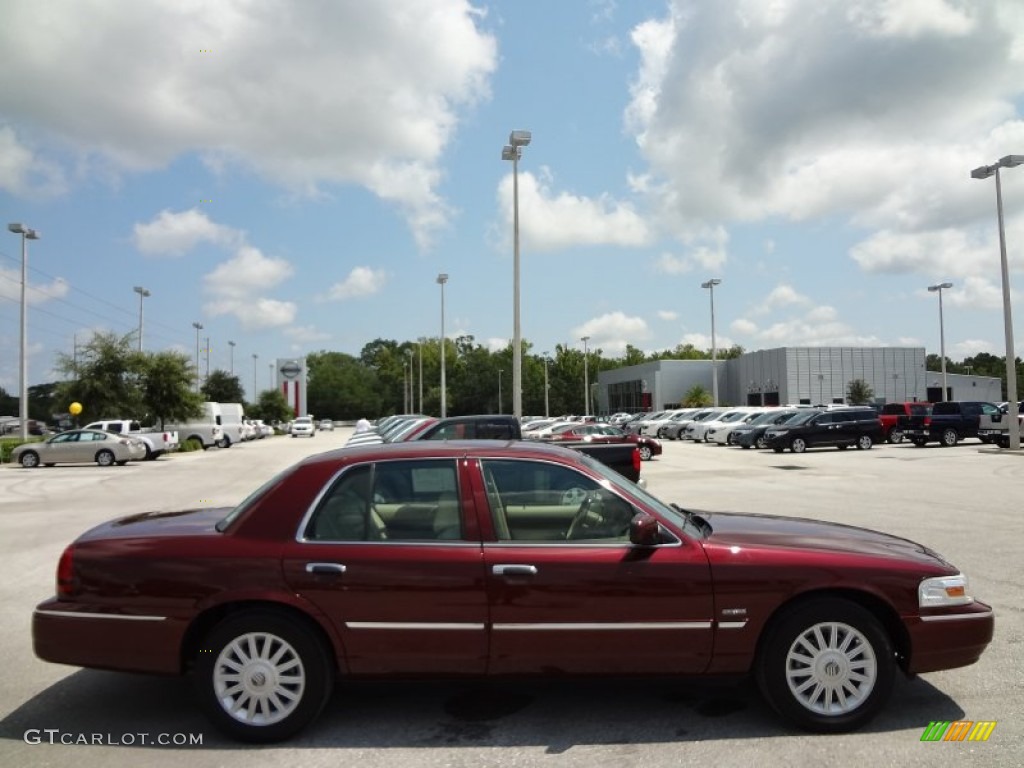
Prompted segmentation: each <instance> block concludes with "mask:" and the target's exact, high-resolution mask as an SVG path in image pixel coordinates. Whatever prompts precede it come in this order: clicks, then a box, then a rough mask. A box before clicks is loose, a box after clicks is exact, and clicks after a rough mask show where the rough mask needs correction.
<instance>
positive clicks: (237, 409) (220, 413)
mask: <svg viewBox="0 0 1024 768" xmlns="http://www.w3.org/2000/svg"><path fill="white" fill-rule="evenodd" d="M203 407H204V408H207V407H208V408H209V409H210V413H211V415H212V416H213V417H214V421H215V422H216V423H217V424H220V426H221V427H222V428H223V429H224V438H223V441H224V442H223V444H222V445H221V447H222V448H230V447H231V445H232V444H233V443H240V442H242V441H243V440H245V425H244V424H243V423H242V421H243V420H244V419H245V411H244V410H243V407H242V404H241V403H203Z"/></svg>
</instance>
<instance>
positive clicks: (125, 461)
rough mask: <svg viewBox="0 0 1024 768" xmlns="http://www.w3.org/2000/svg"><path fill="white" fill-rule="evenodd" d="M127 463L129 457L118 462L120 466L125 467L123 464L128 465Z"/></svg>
mask: <svg viewBox="0 0 1024 768" xmlns="http://www.w3.org/2000/svg"><path fill="white" fill-rule="evenodd" d="M127 463H128V459H125V460H124V461H119V462H117V466H119V467H123V466H125V465H126V464H127Z"/></svg>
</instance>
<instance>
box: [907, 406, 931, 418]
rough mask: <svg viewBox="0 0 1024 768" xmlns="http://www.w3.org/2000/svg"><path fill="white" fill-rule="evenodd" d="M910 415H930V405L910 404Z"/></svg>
mask: <svg viewBox="0 0 1024 768" xmlns="http://www.w3.org/2000/svg"><path fill="white" fill-rule="evenodd" d="M910 415H911V416H931V415H932V407H931V406H930V405H912V406H910Z"/></svg>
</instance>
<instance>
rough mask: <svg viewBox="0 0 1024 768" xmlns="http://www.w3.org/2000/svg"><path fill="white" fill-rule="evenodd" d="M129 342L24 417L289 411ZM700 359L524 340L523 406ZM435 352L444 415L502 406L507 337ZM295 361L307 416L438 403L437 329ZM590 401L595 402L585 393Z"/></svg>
mask: <svg viewBox="0 0 1024 768" xmlns="http://www.w3.org/2000/svg"><path fill="white" fill-rule="evenodd" d="M136 342H137V339H136V338H135V337H134V336H133V335H132V334H128V335H126V336H117V335H115V334H104V333H98V334H96V335H94V336H93V337H92V339H91V340H90V341H89V342H88V343H87V344H86V345H85V346H84V348H82V349H81V351H80V352H79V353H78V354H77V355H76V356H74V357H72V356H70V355H60V356H59V357H58V361H57V365H56V369H57V370H58V372H59V373H60V374H61V375H62V379H61V380H60V381H57V382H53V383H49V384H40V385H36V386H33V387H30V388H29V417H30V418H33V419H38V420H42V421H46V422H48V423H49V422H52V421H53V420H54V419H55V418H56V417H58V416H59V415H61V414H66V413H67V410H68V406H69V405H70V404H71V403H72V402H78V403H80V404H81V405H82V407H83V411H82V414H81V415H80V417H79V420H80V421H81V422H82V423H85V422H87V421H93V420H96V419H101V418H114V417H117V418H134V419H139V420H140V421H143V422H144V423H146V424H152V425H160V424H162V423H164V422H175V421H184V420H188V419H190V418H193V417H195V416H198V415H199V414H200V413H201V404H202V402H203V401H205V400H212V401H215V402H225V403H236V402H238V403H244V404H245V410H246V414H247V415H248V416H250V417H251V418H259V419H263V420H264V421H267V422H271V421H278V420H280V421H286V420H288V419H290V418H291V417H292V413H291V411H290V408H289V407H288V404H287V402H286V401H285V399H284V396H283V395H282V393H281V392H280V391H278V390H277V389H267V390H264V391H262V392H260V393H258V395H257V397H256V400H255V402H246V400H245V394H244V389H243V387H242V385H241V382H240V379H239V377H237V376H234V375H232V374H230V373H228V372H227V371H223V370H214V371H211V372H210V373H209V375H208V376H207V378H206V380H205V381H204V382H203V384H202V386H201V387H200V389H199V390H198V391H196V389H195V381H196V370H195V366H194V364H193V361H192V359H191V358H190V357H189V356H188V355H187V354H184V353H181V352H174V351H164V352H140V351H138V350H137V349H135V347H134V344H135V343H136ZM741 354H743V348H742V347H740V346H733V347H731V348H729V349H724V350H718V351H717V355H718V357H719V358H720V359H729V358H734V357H738V356H739V355H741ZM710 357H711V352H710V350H701V349H697V348H696V347H694V346H693V345H692V344H680V345H678V346H676V347H675V348H674V349H668V350H664V351H661V352H654V353H645V352H643V351H642V350H640V349H637V348H636V347H633V346H629V345H627V347H626V350H625V352H624V353H623V354H622V355H621V356H618V357H606V356H605V355H604V353H603V351H602V350H601V349H600V348H596V347H595V348H593V349H590V350H588V351H587V353H586V355H584V352H583V350H582V349H577V348H575V347H570V346H568V345H561V344H559V345H556V346H555V349H554V353H553V354H550V355H546V354H536V353H534V352H532V351H531V349H530V345H529V344H528V343H526V342H524V345H523V357H522V386H523V395H522V402H523V413H524V414H543V413H545V399H544V384H545V375H546V377H547V384H548V412H550V413H552V414H564V413H583V411H584V366H586V368H587V372H588V378H589V381H590V383H591V386H592V387H595V388H596V382H597V375H598V373H599V372H600V371H606V370H611V369H614V368H621V367H624V366H630V365H638V364H641V363H646V362H651V361H655V360H702V359H710ZM444 360H445V379H446V383H447V400H446V406H447V411H448V413H449V414H450V415H460V414H469V413H499V412H500V413H511V411H512V345H511V344H508V345H506V346H505V347H504V348H503V349H499V350H490V349H488V348H487V347H485V346H483V345H481V344H479V343H477V342H476V340H475V339H474V337H473V336H469V335H464V336H459V337H457V338H454V339H447V340H446V342H445V345H444ZM940 367H941V360H940V358H939V356H938V355H928V357H927V369H928V370H935V371H937V370H939V369H940ZM306 369H307V375H308V378H307V395H306V400H307V406H308V409H309V411H310V413H311V414H313V415H314V416H316V417H317V418H332V419H338V420H352V419H358V418H360V417H366V418H371V419H372V418H377V417H380V416H386V415H389V414H392V413H401V412H402V411H403V410H411V411H414V412H423V413H429V414H437V413H439V412H440V400H441V398H440V370H441V344H440V342H439V340H438V339H437V338H433V339H426V340H424V341H423V342H417V341H401V342H400V341H396V340H394V339H381V338H378V339H374V340H373V341H371V342H369V343H368V344H366V345H365V346H364V347H363V348H362V351H361V352H360V354H359V355H358V356H354V355H349V354H346V353H344V352H333V351H327V350H322V351H319V352H313V353H310V354H308V355H307V356H306ZM421 370H422V376H421V373H420V371H421ZM946 370H947V371H948V372H949V373H964V374H974V375H978V376H992V377H995V378H999V379H1001V380H1003V381H1004V387H1003V391H1004V393H1005V372H1006V368H1005V363H1004V358H1001V357H996V356H995V355H991V354H988V353H985V352H983V353H979V354H977V355H974V356H972V357H968V358H965V359H964V360H963V361H961V362H954V361H950V360H948V359H947V362H946ZM1017 371H1018V373H1017V378H1018V391H1024V388H1022V387H1021V378H1022V372H1024V369H1022V366H1021V363H1020V361H1019V360H1017ZM545 372H546V373H545ZM499 381H500V386H499ZM410 388H411V394H412V399H411V403H410V399H409V390H410ZM499 390H500V399H499ZM421 392H422V400H421V396H420V393H421ZM702 394H703V393H701V392H692V393H688V398H689V399H692V400H696V399H699V398H700V396H701V395H702ZM858 394H860V393H858ZM591 402H592V403H593V402H596V399H595V398H594V397H593V393H592V396H591ZM17 406H18V403H17V398H16V397H13V396H11V395H9V394H8V393H6V392H4V391H3V389H0V415H15V414H17V413H18V407H17Z"/></svg>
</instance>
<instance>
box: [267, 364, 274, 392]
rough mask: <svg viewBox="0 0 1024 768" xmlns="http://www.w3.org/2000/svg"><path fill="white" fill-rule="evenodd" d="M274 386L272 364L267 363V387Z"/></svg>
mask: <svg viewBox="0 0 1024 768" xmlns="http://www.w3.org/2000/svg"><path fill="white" fill-rule="evenodd" d="M273 388H274V364H273V363H267V389H273Z"/></svg>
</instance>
